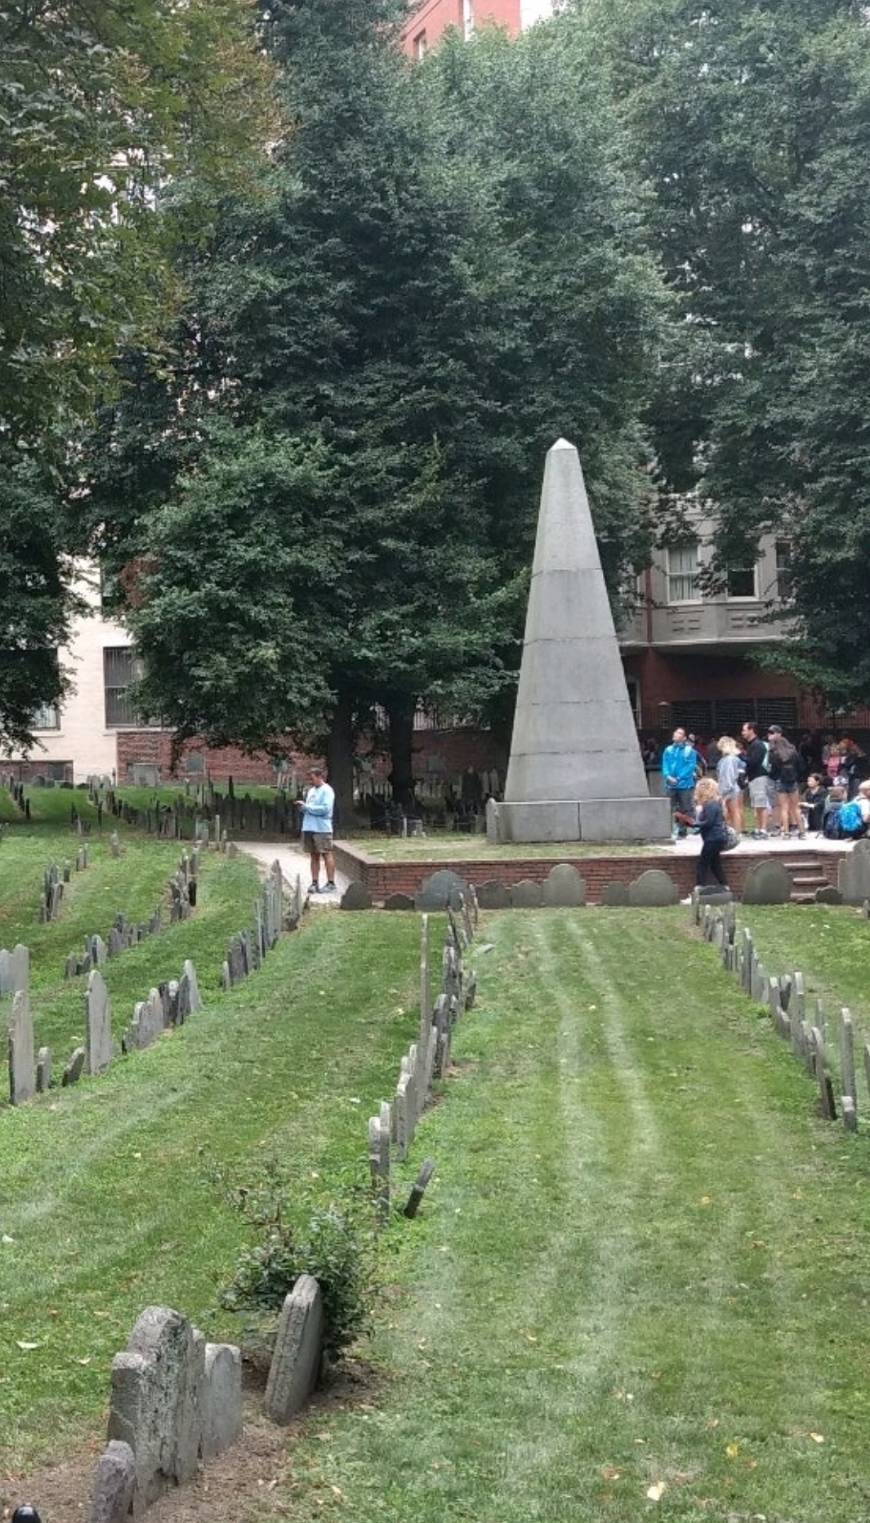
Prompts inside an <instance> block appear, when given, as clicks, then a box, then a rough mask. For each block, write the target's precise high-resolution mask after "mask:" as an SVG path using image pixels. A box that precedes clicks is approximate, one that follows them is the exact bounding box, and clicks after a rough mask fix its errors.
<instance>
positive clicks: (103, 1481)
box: [90, 1438, 136, 1523]
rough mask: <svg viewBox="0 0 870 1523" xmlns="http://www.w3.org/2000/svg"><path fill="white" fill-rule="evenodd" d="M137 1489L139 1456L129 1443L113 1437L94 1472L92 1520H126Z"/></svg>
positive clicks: (96, 1522) (107, 1522) (98, 1522)
mask: <svg viewBox="0 0 870 1523" xmlns="http://www.w3.org/2000/svg"><path fill="white" fill-rule="evenodd" d="M135 1491H136V1456H135V1455H134V1453H133V1450H132V1449H131V1448H130V1445H129V1444H124V1443H121V1441H120V1440H119V1439H116V1438H113V1439H112V1440H111V1442H110V1443H109V1444H108V1445H107V1446H106V1448H105V1449H104V1450H103V1453H102V1454H101V1455H100V1458H99V1460H98V1461H97V1468H96V1471H95V1472H94V1483H93V1489H92V1492H91V1511H90V1523H127V1518H128V1517H129V1515H130V1513H131V1511H132V1510H133V1503H134V1494H135Z"/></svg>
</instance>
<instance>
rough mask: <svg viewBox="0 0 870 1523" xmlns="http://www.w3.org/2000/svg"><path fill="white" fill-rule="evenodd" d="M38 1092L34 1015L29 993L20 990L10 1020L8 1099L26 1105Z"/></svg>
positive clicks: (16, 1103)
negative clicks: (34, 1050)
mask: <svg viewBox="0 0 870 1523" xmlns="http://www.w3.org/2000/svg"><path fill="white" fill-rule="evenodd" d="M35 1094H36V1066H35V1064H34V1060H33V1016H32V1014H31V1011H30V995H29V993H28V992H27V990H26V989H19V990H18V993H17V994H16V995H15V998H14V999H13V1001H12V1018H11V1020H10V1022H9V1098H10V1100H11V1102H12V1104H13V1105H23V1104H24V1103H25V1101H27V1100H32V1099H33V1096H34V1095H35Z"/></svg>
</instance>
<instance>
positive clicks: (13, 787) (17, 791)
mask: <svg viewBox="0 0 870 1523" xmlns="http://www.w3.org/2000/svg"><path fill="white" fill-rule="evenodd" d="M6 787H7V788H8V790H9V792H10V794H11V796H12V802H13V803H14V804H17V805H18V808H19V809H20V810H21V813H22V814H23V815H24V818H25V819H26V820H29V819H30V799H29V798H25V796H24V784H23V783H19V782H17V781H16V779H15V778H14V777H11V776H10V777H9V778H7V779H6Z"/></svg>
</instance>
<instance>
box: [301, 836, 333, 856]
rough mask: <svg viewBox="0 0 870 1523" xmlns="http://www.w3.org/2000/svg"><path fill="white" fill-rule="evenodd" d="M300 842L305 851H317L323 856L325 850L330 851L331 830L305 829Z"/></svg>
mask: <svg viewBox="0 0 870 1523" xmlns="http://www.w3.org/2000/svg"><path fill="white" fill-rule="evenodd" d="M302 844H303V846H304V847H305V850H306V851H318V852H320V855H321V856H323V853H324V852H325V851H332V832H331V831H330V830H306V831H304V833H303V836H302Z"/></svg>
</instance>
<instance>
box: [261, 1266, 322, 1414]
mask: <svg viewBox="0 0 870 1523" xmlns="http://www.w3.org/2000/svg"><path fill="white" fill-rule="evenodd" d="M322 1357H323V1300H322V1297H321V1294H320V1286H319V1285H318V1283H317V1281H316V1280H315V1279H313V1278H312V1276H311V1275H309V1274H303V1275H300V1276H299V1279H298V1280H297V1281H296V1284H295V1285H294V1287H293V1289H292V1291H291V1292H290V1294H289V1296H287V1297H286V1298H285V1301H284V1305H283V1308H282V1310H281V1319H280V1321H279V1323H278V1336H277V1338H276V1339H275V1351H274V1353H273V1355H272V1363H271V1366H270V1369H269V1379H268V1382H267V1384H266V1412H267V1414H268V1416H269V1417H270V1418H271V1420H272V1422H274V1423H279V1424H282V1425H283V1424H286V1423H288V1422H289V1421H290V1419H291V1418H292V1417H293V1416H294V1415H295V1414H296V1413H297V1412H298V1411H299V1410H300V1408H302V1407H303V1406H304V1405H305V1403H306V1401H307V1400H308V1398H309V1396H310V1395H311V1393H312V1391H313V1390H314V1387H315V1386H316V1384H317V1380H318V1376H319V1374H320V1363H321V1359H322Z"/></svg>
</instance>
